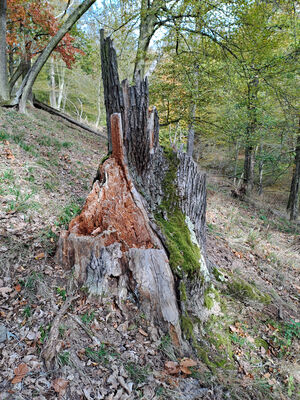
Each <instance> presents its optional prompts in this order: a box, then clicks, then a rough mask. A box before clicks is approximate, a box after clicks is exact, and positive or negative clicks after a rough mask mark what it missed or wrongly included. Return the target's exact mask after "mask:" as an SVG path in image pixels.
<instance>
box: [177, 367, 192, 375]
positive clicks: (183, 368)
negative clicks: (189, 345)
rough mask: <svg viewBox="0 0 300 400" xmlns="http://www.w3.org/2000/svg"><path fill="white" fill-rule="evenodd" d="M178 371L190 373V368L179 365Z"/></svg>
mask: <svg viewBox="0 0 300 400" xmlns="http://www.w3.org/2000/svg"><path fill="white" fill-rule="evenodd" d="M180 371H181V372H182V373H183V374H186V375H191V373H192V372H191V370H190V369H188V368H187V367H180Z"/></svg>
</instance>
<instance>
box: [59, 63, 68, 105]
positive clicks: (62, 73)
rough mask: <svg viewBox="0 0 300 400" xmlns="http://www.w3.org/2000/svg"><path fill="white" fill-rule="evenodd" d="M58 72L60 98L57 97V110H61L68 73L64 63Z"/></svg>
mask: <svg viewBox="0 0 300 400" xmlns="http://www.w3.org/2000/svg"><path fill="white" fill-rule="evenodd" d="M57 70H58V97H57V109H58V110H60V108H61V102H62V99H63V96H64V90H65V73H66V68H65V65H64V64H63V63H61V64H60V66H58V67H57Z"/></svg>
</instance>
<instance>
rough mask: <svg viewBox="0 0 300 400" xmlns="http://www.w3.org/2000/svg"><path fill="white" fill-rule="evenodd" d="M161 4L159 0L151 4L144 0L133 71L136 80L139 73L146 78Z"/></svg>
mask: <svg viewBox="0 0 300 400" xmlns="http://www.w3.org/2000/svg"><path fill="white" fill-rule="evenodd" d="M160 5H161V4H160V2H159V1H157V0H154V1H153V2H152V4H151V5H150V3H149V1H148V0H142V3H141V15H140V33H139V39H138V48H137V52H136V59H135V64H134V72H133V79H134V81H136V79H137V76H138V74H139V75H140V78H141V79H143V78H144V75H145V64H146V57H147V51H148V48H149V44H150V41H151V38H152V36H153V35H154V32H155V23H156V20H157V17H156V12H155V11H156V10H157V8H159V7H160Z"/></svg>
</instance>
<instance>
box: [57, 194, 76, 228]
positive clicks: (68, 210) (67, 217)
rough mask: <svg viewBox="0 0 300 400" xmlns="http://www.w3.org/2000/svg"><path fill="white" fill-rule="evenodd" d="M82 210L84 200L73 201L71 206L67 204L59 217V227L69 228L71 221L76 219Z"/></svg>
mask: <svg viewBox="0 0 300 400" xmlns="http://www.w3.org/2000/svg"><path fill="white" fill-rule="evenodd" d="M81 208H82V199H78V200H77V201H72V202H71V203H70V204H67V205H66V206H65V207H64V208H63V210H62V212H61V213H60V215H59V217H58V223H57V225H58V226H64V227H65V228H67V226H68V224H69V223H70V221H71V220H72V219H73V218H74V217H76V216H77V215H78V214H79V213H80V211H81Z"/></svg>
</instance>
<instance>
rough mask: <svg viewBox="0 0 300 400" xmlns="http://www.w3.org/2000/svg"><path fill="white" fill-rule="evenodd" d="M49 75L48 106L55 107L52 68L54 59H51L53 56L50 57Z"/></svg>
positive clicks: (53, 71) (53, 70)
mask: <svg viewBox="0 0 300 400" xmlns="http://www.w3.org/2000/svg"><path fill="white" fill-rule="evenodd" d="M49 76H50V96H49V100H50V106H51V107H53V108H57V103H56V84H55V69H54V59H53V57H50V67H49Z"/></svg>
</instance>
